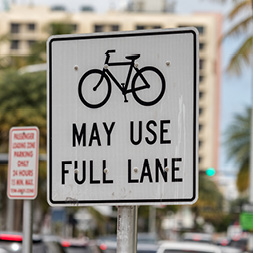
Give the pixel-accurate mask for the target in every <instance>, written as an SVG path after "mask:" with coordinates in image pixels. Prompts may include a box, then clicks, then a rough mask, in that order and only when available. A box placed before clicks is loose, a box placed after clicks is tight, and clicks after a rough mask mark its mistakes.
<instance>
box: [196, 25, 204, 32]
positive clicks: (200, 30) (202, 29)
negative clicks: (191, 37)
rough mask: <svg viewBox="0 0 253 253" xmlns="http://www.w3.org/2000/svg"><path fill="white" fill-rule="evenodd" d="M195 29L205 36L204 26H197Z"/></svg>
mask: <svg viewBox="0 0 253 253" xmlns="http://www.w3.org/2000/svg"><path fill="white" fill-rule="evenodd" d="M195 27H196V28H197V29H198V31H199V34H203V33H204V32H205V28H204V26H195Z"/></svg>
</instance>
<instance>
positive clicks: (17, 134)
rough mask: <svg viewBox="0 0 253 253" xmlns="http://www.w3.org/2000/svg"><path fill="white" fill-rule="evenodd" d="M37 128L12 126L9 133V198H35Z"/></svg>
mask: <svg viewBox="0 0 253 253" xmlns="http://www.w3.org/2000/svg"><path fill="white" fill-rule="evenodd" d="M38 155H39V129H38V128H37V127H13V128H11V129H10V133H9V166H8V192H7V195H8V197H9V198H10V199H35V198H36V196H37V185H38Z"/></svg>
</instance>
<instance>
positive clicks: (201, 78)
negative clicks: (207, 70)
mask: <svg viewBox="0 0 253 253" xmlns="http://www.w3.org/2000/svg"><path fill="white" fill-rule="evenodd" d="M203 81H204V76H202V75H200V76H199V82H200V83H202V82H203Z"/></svg>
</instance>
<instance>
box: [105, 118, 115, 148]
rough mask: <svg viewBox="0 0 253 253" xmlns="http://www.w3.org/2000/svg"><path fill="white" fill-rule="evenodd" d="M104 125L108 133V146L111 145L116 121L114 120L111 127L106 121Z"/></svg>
mask: <svg viewBox="0 0 253 253" xmlns="http://www.w3.org/2000/svg"><path fill="white" fill-rule="evenodd" d="M103 125H104V128H105V131H106V133H107V146H110V145H111V133H112V129H113V127H114V125H115V122H112V124H111V127H110V128H109V129H108V127H107V125H106V122H103Z"/></svg>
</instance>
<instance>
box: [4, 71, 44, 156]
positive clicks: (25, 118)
mask: <svg viewBox="0 0 253 253" xmlns="http://www.w3.org/2000/svg"><path fill="white" fill-rule="evenodd" d="M0 90H1V93H0V143H1V145H0V152H7V150H8V147H7V144H8V133H9V130H10V128H11V127H13V126H38V128H39V130H40V152H41V153H45V152H46V73H43V72H39V73H27V74H22V75H21V74H19V73H18V72H17V71H15V70H6V71H4V72H2V74H1V79H0Z"/></svg>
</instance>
